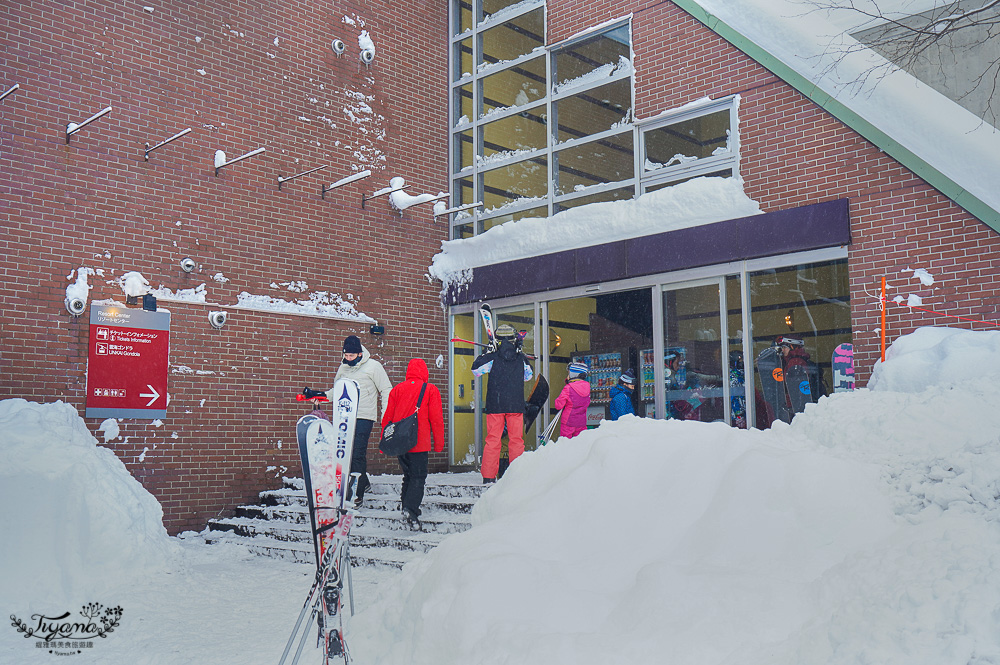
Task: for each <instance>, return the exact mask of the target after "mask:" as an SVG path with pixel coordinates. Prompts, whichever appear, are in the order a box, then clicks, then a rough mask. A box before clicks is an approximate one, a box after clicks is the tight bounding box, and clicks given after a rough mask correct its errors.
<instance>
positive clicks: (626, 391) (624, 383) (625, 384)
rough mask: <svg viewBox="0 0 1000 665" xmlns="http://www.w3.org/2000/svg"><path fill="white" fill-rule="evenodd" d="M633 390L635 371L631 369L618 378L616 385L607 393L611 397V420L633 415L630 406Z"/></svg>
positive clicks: (633, 408) (632, 407)
mask: <svg viewBox="0 0 1000 665" xmlns="http://www.w3.org/2000/svg"><path fill="white" fill-rule="evenodd" d="M634 390H635V371H634V370H632V369H631V368H629V369H627V370H625V373H624V374H622V375H621V376H620V377H618V385H616V386H615V387H614V388H612V389H611V391H610V392H609V393H608V394H609V396H610V397H611V405H610V407H609V408H610V410H611V420H618V419H619V418H621V417H622V416H624V415H629V414H631V415H633V416H634V415H635V406H633V404H632V392H633V391H634Z"/></svg>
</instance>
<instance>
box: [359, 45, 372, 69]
mask: <svg viewBox="0 0 1000 665" xmlns="http://www.w3.org/2000/svg"><path fill="white" fill-rule="evenodd" d="M373 60H375V51H373V50H372V49H370V48H366V49H365V50H364V51H362V52H361V62H363V63H365V64H366V65H370V64H372V61H373Z"/></svg>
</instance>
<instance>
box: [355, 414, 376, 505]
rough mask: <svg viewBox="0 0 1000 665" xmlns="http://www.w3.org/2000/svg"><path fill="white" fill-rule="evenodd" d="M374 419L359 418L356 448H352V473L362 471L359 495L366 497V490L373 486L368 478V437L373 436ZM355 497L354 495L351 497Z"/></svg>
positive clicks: (356, 428) (359, 478)
mask: <svg viewBox="0 0 1000 665" xmlns="http://www.w3.org/2000/svg"><path fill="white" fill-rule="evenodd" d="M374 426H375V421H374V420H365V419H363V418H358V420H357V422H356V423H355V425H354V448H352V449H351V473H360V474H361V475H360V476H359V477H358V496H359V497H361V498H362V499H364V498H365V492H367V491H368V488H369V487H371V486H372V483H371V481H370V480H368V439H370V438H371V435H372V428H373V427H374ZM350 498H354V497H350Z"/></svg>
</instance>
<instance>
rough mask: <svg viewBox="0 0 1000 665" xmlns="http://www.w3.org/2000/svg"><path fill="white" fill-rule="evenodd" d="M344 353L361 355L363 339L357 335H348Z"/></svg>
mask: <svg viewBox="0 0 1000 665" xmlns="http://www.w3.org/2000/svg"><path fill="white" fill-rule="evenodd" d="M344 353H361V339H360V338H359V337H358V336H357V335H348V337H347V339H345V340H344Z"/></svg>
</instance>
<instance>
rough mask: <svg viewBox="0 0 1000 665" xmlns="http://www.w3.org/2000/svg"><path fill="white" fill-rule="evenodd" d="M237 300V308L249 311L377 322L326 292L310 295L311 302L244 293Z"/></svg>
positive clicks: (352, 305) (351, 304) (350, 304)
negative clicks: (289, 300)
mask: <svg viewBox="0 0 1000 665" xmlns="http://www.w3.org/2000/svg"><path fill="white" fill-rule="evenodd" d="M237 300H238V302H239V304H238V305H237V307H243V308H247V309H255V310H263V311H271V312H291V313H293V314H312V315H314V316H330V317H336V318H341V319H351V320H353V321H365V322H367V323H375V322H376V321H375V319H373V318H371V317H370V316H368V315H367V314H362V313H360V312H358V310H357V309H355V307H354V304H353V303H350V302H348V301H347V300H344V299H343V298H341V297H340V296H339V295H338V294H336V293H327V292H326V291H316V292H315V293H310V294H309V300H298V301H296V302H288V301H287V300H282V299H280V298H272V297H271V296H260V295H253V294H252V293H247V292H246V291H244V292H242V293H240V295H239V296H238V297H237Z"/></svg>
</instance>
